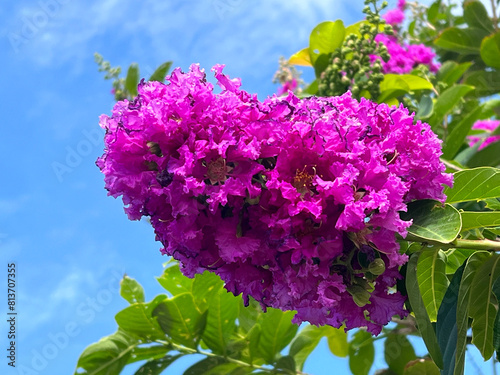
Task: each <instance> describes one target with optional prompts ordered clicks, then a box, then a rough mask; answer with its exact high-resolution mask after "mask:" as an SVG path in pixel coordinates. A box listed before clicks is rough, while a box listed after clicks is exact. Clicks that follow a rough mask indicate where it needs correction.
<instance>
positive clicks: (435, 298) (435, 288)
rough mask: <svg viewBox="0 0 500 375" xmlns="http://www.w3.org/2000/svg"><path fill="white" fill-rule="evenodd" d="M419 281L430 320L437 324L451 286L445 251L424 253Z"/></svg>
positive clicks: (419, 266) (418, 266)
mask: <svg viewBox="0 0 500 375" xmlns="http://www.w3.org/2000/svg"><path fill="white" fill-rule="evenodd" d="M417 279H418V285H419V287H420V294H421V296H422V301H423V302H424V305H425V309H426V310H427V314H428V315H429V319H430V321H431V322H435V321H436V319H437V314H438V310H439V306H440V305H441V301H442V300H443V297H444V294H445V293H446V289H447V288H448V284H449V282H448V278H447V277H446V254H445V253H444V251H443V250H434V251H424V252H422V254H421V255H420V257H419V258H418V264H417Z"/></svg>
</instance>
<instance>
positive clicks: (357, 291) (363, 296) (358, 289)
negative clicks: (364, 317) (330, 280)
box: [347, 284, 371, 307]
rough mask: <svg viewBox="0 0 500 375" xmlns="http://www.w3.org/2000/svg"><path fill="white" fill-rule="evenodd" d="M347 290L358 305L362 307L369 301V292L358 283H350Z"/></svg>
mask: <svg viewBox="0 0 500 375" xmlns="http://www.w3.org/2000/svg"><path fill="white" fill-rule="evenodd" d="M347 291H348V292H349V294H350V295H351V296H352V300H353V301H354V303H355V304H356V305H358V306H359V307H363V306H365V305H368V304H369V303H370V297H371V294H370V293H369V292H368V291H367V290H366V289H365V288H363V287H362V286H360V285H356V284H355V285H351V286H350V287H348V288H347Z"/></svg>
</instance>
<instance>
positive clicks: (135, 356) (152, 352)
mask: <svg viewBox="0 0 500 375" xmlns="http://www.w3.org/2000/svg"><path fill="white" fill-rule="evenodd" d="M170 350H172V346H168V345H148V346H143V347H138V346H136V347H135V348H134V350H132V355H131V356H130V357H129V359H128V361H127V364H130V363H134V362H139V361H146V360H147V361H150V360H153V359H159V358H163V357H165V356H166V355H167V353H168V352H169V351H170Z"/></svg>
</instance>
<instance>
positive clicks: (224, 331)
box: [202, 289, 239, 356]
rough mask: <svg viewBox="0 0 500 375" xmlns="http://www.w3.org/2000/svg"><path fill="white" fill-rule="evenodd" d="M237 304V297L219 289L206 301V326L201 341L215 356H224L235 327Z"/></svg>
mask: <svg viewBox="0 0 500 375" xmlns="http://www.w3.org/2000/svg"><path fill="white" fill-rule="evenodd" d="M238 302H239V301H238V299H237V297H235V296H234V295H233V294H231V293H229V292H227V291H226V290H225V289H219V291H218V292H217V293H215V294H214V295H213V296H212V298H210V299H209V300H208V315H207V324H206V326H205V330H204V331H203V336H202V339H203V342H204V343H205V344H206V345H207V346H208V347H209V348H210V349H211V350H212V352H214V353H216V354H222V355H224V356H225V355H226V351H227V343H228V340H229V337H230V336H231V335H232V334H233V332H234V330H235V327H236V322H235V321H236V318H237V317H238V312H239V311H238Z"/></svg>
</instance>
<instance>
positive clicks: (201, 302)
mask: <svg viewBox="0 0 500 375" xmlns="http://www.w3.org/2000/svg"><path fill="white" fill-rule="evenodd" d="M180 277H182V276H180ZM186 287H188V285H186ZM223 287H224V282H223V281H222V280H221V278H220V277H219V276H218V275H216V274H215V273H213V272H209V271H205V272H203V274H201V275H200V274H197V275H196V276H195V278H194V280H193V283H192V286H191V288H192V290H191V291H192V293H193V297H194V301H195V303H196V305H197V306H198V308H199V309H200V311H204V310H206V309H207V308H208V304H209V301H210V300H211V299H212V298H213V296H214V295H215V294H217V293H219V292H220V290H221V289H222V288H223ZM233 298H234V299H235V300H238V299H239V298H236V297H234V296H233Z"/></svg>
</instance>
